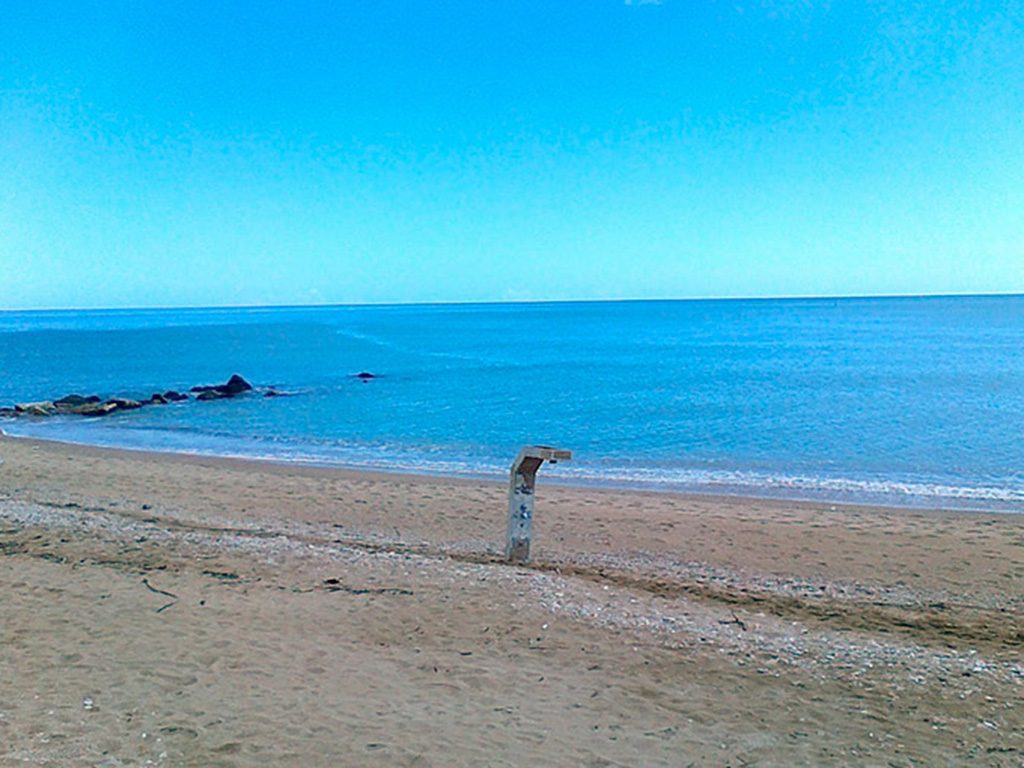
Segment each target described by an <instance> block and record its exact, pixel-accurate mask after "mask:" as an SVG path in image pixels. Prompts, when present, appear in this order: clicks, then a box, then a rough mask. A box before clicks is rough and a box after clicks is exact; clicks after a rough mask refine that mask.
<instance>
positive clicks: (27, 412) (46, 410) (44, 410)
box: [14, 400, 57, 416]
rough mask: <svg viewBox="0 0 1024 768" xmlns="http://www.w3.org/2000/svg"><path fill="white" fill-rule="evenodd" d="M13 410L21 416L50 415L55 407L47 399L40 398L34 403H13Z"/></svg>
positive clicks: (54, 411)
mask: <svg viewBox="0 0 1024 768" xmlns="http://www.w3.org/2000/svg"><path fill="white" fill-rule="evenodd" d="M14 410H15V412H17V413H20V414H22V415H23V416H52V415H53V414H54V413H56V411H57V407H56V406H55V405H54V404H53V403H52V402H50V401H49V400H40V401H39V402H36V403H15V404H14Z"/></svg>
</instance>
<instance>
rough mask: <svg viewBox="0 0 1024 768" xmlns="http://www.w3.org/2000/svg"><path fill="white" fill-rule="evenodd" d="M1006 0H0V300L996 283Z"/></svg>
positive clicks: (1015, 190)
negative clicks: (27, 0) (246, 0)
mask: <svg viewBox="0 0 1024 768" xmlns="http://www.w3.org/2000/svg"><path fill="white" fill-rule="evenodd" d="M1022 211H1024V7H1022V3H1021V2H1001V3H996V2H984V1H983V0H979V1H978V2H968V3H963V2H945V1H944V0H936V1H935V2H929V3H918V2H914V3H910V2H905V3H899V2H848V3H847V2H833V3H826V2H822V3H817V2H795V1H790V2H786V1H783V0H779V1H778V2H773V1H772V0H759V1H758V2H746V0H736V1H735V2H729V3H717V2H706V3H702V2H698V1H697V0H663V2H661V3H655V2H645V1H644V0H632V2H623V1H622V0H618V2H612V1H611V0H609V1H608V2H604V1H603V0H586V1H585V2H584V1H583V0H579V1H578V2H557V1H556V0H547V1H546V2H518V3H513V2H502V1H501V0H486V1H484V0H480V1H479V2H444V1H441V0H432V1H431V2H411V1H407V2H400V3H399V2H386V1H385V2H373V3H367V2H362V3H354V2H352V3H349V2H330V3H327V2H325V3H316V2H306V3H302V2H295V3H269V2H268V3H241V2H237V3H226V2H210V1H209V0H206V1H203V2H191V3H190V2H174V3H164V2H120V3H119V2H95V3H93V2H67V3H60V2H51V3H48V2H39V3H21V4H14V3H8V4H5V6H4V7H3V8H0V274H2V276H3V277H2V278H0V308H32V307H92V306H170V305H225V304H228V305H229V304H296V303H298V304H304V303H347V302H392V301H394V302H404V301H472V300H520V299H523V300H541V299H577V298H644V297H652V298H653V297H680V298H682V297H694V296H778V295H826V294H830V295H836V294H873V293H964V292H1019V291H1024V213H1022Z"/></svg>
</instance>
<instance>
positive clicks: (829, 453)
mask: <svg viewBox="0 0 1024 768" xmlns="http://www.w3.org/2000/svg"><path fill="white" fill-rule="evenodd" d="M364 371H365V372H370V373H373V374H374V375H375V378H373V379H370V380H363V379H360V378H358V377H357V376H356V375H355V374H358V373H360V372H364ZM234 373H238V374H241V375H242V376H244V377H245V378H246V379H248V380H249V381H251V382H252V383H253V385H254V386H255V387H256V389H255V390H254V391H253V392H252V393H249V394H247V395H245V396H241V397H237V398H234V399H229V400H218V401H211V402H196V401H195V400H191V401H189V402H183V403H177V404H172V405H159V406H157V405H154V406H150V407H146V408H142V409H139V410H136V411H130V412H123V413H117V414H114V415H112V416H108V417H104V418H92V419H90V418H85V417H71V416H67V417H51V418H38V419H30V418H19V419H13V420H0V428H2V429H3V430H4V431H5V432H7V433H8V434H11V435H20V436H31V437H38V438H46V439H51V440H60V441H67V442H74V443H85V444H90V445H102V446H117V447H122V448H129V449H145V450H155V451H172V452H181V453H191V454H209V455H219V456H241V457H251V458H257V459H268V460H274V461H285V462H297V463H304V464H315V465H331V466H339V467H346V468H352V469H366V470H376V471H387V472H399V473H417V474H440V475H454V476H467V477H493V478H502V477H505V476H507V473H508V469H509V465H510V463H511V461H512V459H513V458H514V457H515V455H516V453H517V452H518V451H519V449H520V448H521V447H522V446H524V445H530V444H543V445H549V446H555V447H559V448H565V449H569V450H571V451H572V452H573V458H572V460H571V461H569V462H560V463H559V464H558V465H557V466H551V467H547V466H546V467H545V468H544V469H543V470H542V472H541V481H542V482H544V483H548V482H550V483H571V484H577V485H578V484H592V485H603V486H613V487H621V488H636V489H646V490H651V491H685V492H691V493H709V494H735V495H743V496H754V497H781V498H786V499H807V500H818V501H829V502H853V503H867V504H886V505H896V506H905V507H916V508H926V509H942V508H955V509H977V510H989V511H1003V512H1024V296H975V297H918V298H838V299H780V300H774V299H772V300H706V301H705V300H695V301H614V302H601V301H594V302H560V303H525V304H524V303H509V304H438V305H392V306H316V307H270V308H211V309H195V308H190V309H132V310H82V311H78V310H61V311H3V312H0V405H9V404H13V403H14V402H25V401H33V400H42V399H54V398H57V397H60V396H62V395H65V394H68V393H79V394H83V395H89V394H94V393H95V394H99V395H101V396H103V397H108V396H114V395H118V396H126V397H132V398H140V397H147V396H149V395H150V394H151V393H153V392H163V391H165V390H167V389H178V390H187V389H189V388H190V387H191V386H193V385H196V384H216V383H221V382H224V381H225V380H226V379H227V378H228V377H229V376H231V375H232V374H234ZM270 388H274V389H276V390H277V391H279V392H282V393H287V396H283V397H264V396H263V395H264V394H265V392H266V391H267V390H268V389H270ZM0 471H2V466H0Z"/></svg>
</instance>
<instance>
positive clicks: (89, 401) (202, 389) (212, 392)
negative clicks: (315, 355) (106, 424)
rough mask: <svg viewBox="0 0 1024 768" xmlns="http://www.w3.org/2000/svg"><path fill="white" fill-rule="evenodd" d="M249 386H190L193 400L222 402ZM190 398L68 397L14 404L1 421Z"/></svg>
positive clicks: (235, 381) (232, 382) (237, 382)
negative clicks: (193, 396)
mask: <svg viewBox="0 0 1024 768" xmlns="http://www.w3.org/2000/svg"><path fill="white" fill-rule="evenodd" d="M252 388H253V387H252V384H250V383H249V382H248V381H246V380H245V379H244V378H242V377H241V376H239V375H238V374H237V373H236V374H235V375H233V376H232V377H231V378H230V379H228V380H227V382H226V383H224V384H212V385H202V386H197V387H192V389H191V390H190V391H191V392H193V393H195V394H196V400H221V399H224V398H230V397H236V396H238V395H241V394H243V393H245V392H249V391H250V390H252ZM189 399H191V398H190V397H189V395H187V394H183V393H181V392H178V391H177V390H174V389H169V390H167V391H166V392H164V393H163V394H160V393H159V392H156V393H154V394H153V395H151V396H150V397H149V398H147V399H145V400H133V399H130V398H127V397H110V398H107V399H106V400H104V399H103V398H102V397H100V396H99V395H79V394H71V395H64V397H61V398H58V399H56V400H39V401H36V402H32V403H16V404H15V405H14V406H13V407H7V408H0V418H20V417H34V418H46V417H49V416H62V415H69V416H93V417H95V416H109V415H110V414H112V413H119V412H121V411H133V410H136V409H138V408H142V407H144V406H147V405H167V404H168V403H177V402H182V401H184V400H189Z"/></svg>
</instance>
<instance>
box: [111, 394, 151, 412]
mask: <svg viewBox="0 0 1024 768" xmlns="http://www.w3.org/2000/svg"><path fill="white" fill-rule="evenodd" d="M105 404H106V405H111V404H113V405H114V407H115V408H117V409H118V410H119V411H131V410H134V409H136V408H141V407H142V403H140V402H139V401H138V400H129V399H128V398H126V397H112V398H110V399H109V400H107V402H106V403H105Z"/></svg>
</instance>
